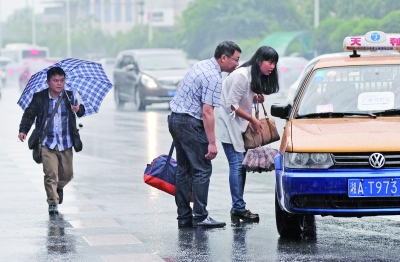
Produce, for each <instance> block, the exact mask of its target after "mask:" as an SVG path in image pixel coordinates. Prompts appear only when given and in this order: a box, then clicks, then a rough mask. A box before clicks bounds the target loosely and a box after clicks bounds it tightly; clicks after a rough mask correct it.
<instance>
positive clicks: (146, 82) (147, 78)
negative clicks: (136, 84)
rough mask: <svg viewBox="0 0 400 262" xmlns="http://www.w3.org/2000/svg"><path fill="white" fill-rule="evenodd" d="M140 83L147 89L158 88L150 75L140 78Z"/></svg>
mask: <svg viewBox="0 0 400 262" xmlns="http://www.w3.org/2000/svg"><path fill="white" fill-rule="evenodd" d="M140 82H142V84H143V85H144V86H145V87H147V88H156V87H157V83H156V81H155V80H154V79H153V78H151V77H150V76H148V75H142V77H141V78H140Z"/></svg>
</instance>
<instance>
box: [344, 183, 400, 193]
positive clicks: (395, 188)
mask: <svg viewBox="0 0 400 262" xmlns="http://www.w3.org/2000/svg"><path fill="white" fill-rule="evenodd" d="M398 182H399V183H398ZM347 184H348V196H349V197H392V196H400V179H397V178H379V179H378V178H371V179H349V180H348V183H347Z"/></svg>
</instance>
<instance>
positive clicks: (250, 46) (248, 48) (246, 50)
mask: <svg viewBox="0 0 400 262" xmlns="http://www.w3.org/2000/svg"><path fill="white" fill-rule="evenodd" d="M261 41H262V38H257V37H255V38H249V39H240V40H238V41H237V44H238V45H239V46H240V49H242V54H241V55H240V60H241V61H247V60H249V59H250V58H251V57H252V56H253V54H254V53H255V52H256V51H257V49H258V48H259V47H260V43H261Z"/></svg>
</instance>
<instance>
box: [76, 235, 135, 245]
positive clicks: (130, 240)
mask: <svg viewBox="0 0 400 262" xmlns="http://www.w3.org/2000/svg"><path fill="white" fill-rule="evenodd" d="M83 238H84V239H85V240H86V241H87V242H88V243H89V245H91V246H105V245H128V244H141V243H142V242H140V241H139V239H137V238H136V237H135V236H134V235H132V234H108V235H93V236H83Z"/></svg>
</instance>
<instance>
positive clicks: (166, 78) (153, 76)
mask: <svg viewBox="0 0 400 262" xmlns="http://www.w3.org/2000/svg"><path fill="white" fill-rule="evenodd" d="M189 68H190V65H189V63H188V60H187V59H186V56H185V54H184V53H183V52H182V51H180V50H175V49H134V50H125V51H122V52H120V53H119V54H118V56H117V58H116V62H115V67H114V98H115V103H116V105H117V107H118V108H122V107H123V106H124V104H125V103H126V102H133V103H134V105H135V108H136V109H137V110H144V109H145V108H146V106H147V105H151V104H153V103H163V102H164V103H165V102H169V101H171V99H172V97H173V96H174V94H175V91H176V88H177V86H178V84H179V83H180V81H181V80H182V79H183V77H184V75H185V74H186V72H187V71H188V69H189Z"/></svg>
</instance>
